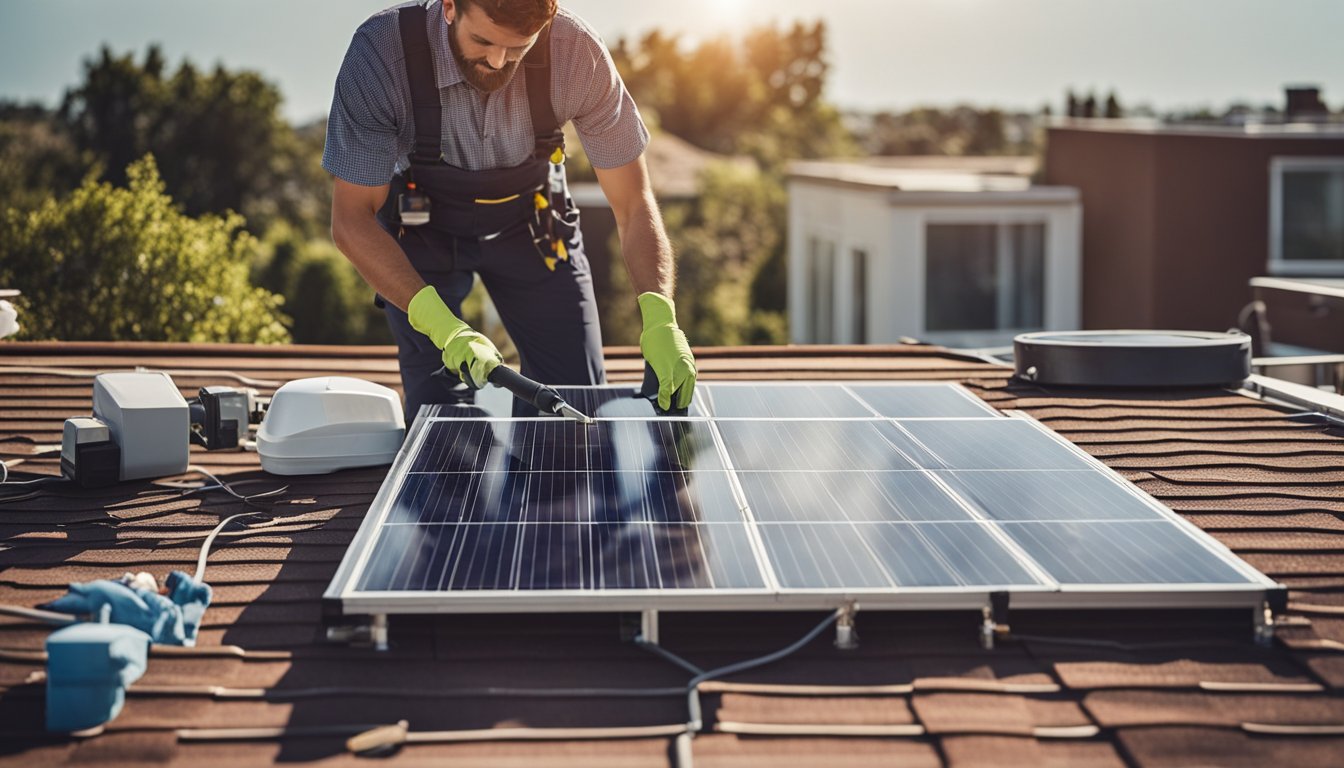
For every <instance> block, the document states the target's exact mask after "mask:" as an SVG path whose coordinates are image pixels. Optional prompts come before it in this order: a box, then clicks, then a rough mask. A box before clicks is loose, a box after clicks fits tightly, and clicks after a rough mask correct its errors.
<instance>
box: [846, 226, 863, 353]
mask: <svg viewBox="0 0 1344 768" xmlns="http://www.w3.org/2000/svg"><path fill="white" fill-rule="evenodd" d="M850 255H851V256H852V257H853V259H854V264H853V266H854V269H853V270H852V271H851V272H850V275H851V277H852V283H851V286H850V291H849V298H850V300H851V301H852V302H853V304H852V305H851V309H850V316H849V318H850V326H849V327H850V341H851V342H852V343H854V344H867V343H868V288H867V285H868V252H867V251H865V250H863V249H862V248H855V249H854V250H853V251H851V252H850Z"/></svg>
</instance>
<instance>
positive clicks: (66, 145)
mask: <svg viewBox="0 0 1344 768" xmlns="http://www.w3.org/2000/svg"><path fill="white" fill-rule="evenodd" d="M92 162H93V161H92V158H91V157H89V156H87V155H81V154H80V153H79V152H78V151H77V150H76V149H75V146H74V143H73V142H72V141H71V140H70V136H69V134H68V133H67V132H66V131H65V130H63V128H62V127H61V125H60V124H59V123H57V122H56V121H55V120H53V119H52V116H51V114H50V113H49V112H47V111H46V110H45V109H42V108H41V107H20V106H16V105H11V104H0V210H3V209H4V208H5V207H7V206H11V205H12V206H15V207H18V208H25V209H27V208H36V207H37V206H38V205H40V204H41V203H42V201H43V200H44V199H46V198H47V197H48V196H50V195H52V194H58V195H59V194H67V193H69V192H70V191H72V190H73V189H74V188H75V187H76V186H78V185H79V183H80V182H81V181H82V180H83V179H84V177H85V176H86V175H88V174H89V173H90V170H89V166H90V165H91V164H92ZM95 172H96V169H95Z"/></svg>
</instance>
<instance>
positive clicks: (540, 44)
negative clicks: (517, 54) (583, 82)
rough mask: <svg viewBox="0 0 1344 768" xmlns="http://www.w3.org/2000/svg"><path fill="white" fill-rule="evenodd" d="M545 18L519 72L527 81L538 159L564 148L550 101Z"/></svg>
mask: <svg viewBox="0 0 1344 768" xmlns="http://www.w3.org/2000/svg"><path fill="white" fill-rule="evenodd" d="M553 24H554V23H553V22H548V23H547V24H546V26H544V27H542V28H541V33H540V34H538V35H537V42H536V43H535V44H534V45H533V46H532V49H531V50H530V51H528V52H527V56H525V57H523V75H524V77H525V78H526V83H527V107H528V111H529V112H531V114H532V132H533V133H534V134H535V135H536V147H535V149H534V150H533V152H532V156H533V157H534V158H536V159H538V160H540V159H542V158H549V157H551V155H552V154H554V153H555V150H557V149H559V150H561V151H562V152H563V151H564V148H565V133H564V131H562V130H561V129H560V120H559V119H558V118H556V116H555V107H554V106H552V104H551V27H552V26H553Z"/></svg>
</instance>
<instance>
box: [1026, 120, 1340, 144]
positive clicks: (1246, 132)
mask: <svg viewBox="0 0 1344 768" xmlns="http://www.w3.org/2000/svg"><path fill="white" fill-rule="evenodd" d="M1048 126H1049V127H1050V128H1065V129H1070V130H1083V131H1099V132H1103V133H1149V134H1159V135H1176V136H1224V137H1231V138H1236V137H1248V138H1255V137H1273V138H1299V137H1300V138H1309V139H1335V138H1344V122H1341V121H1340V120H1338V119H1330V120H1310V121H1301V122H1282V121H1274V120H1266V119H1261V118H1259V117H1257V116H1247V118H1246V119H1245V120H1244V121H1242V122H1238V123H1215V122H1182V123H1172V122H1167V121H1164V120H1161V119H1158V118H1154V117H1122V118H1106V117H1054V118H1051V119H1050V120H1049V123H1048Z"/></svg>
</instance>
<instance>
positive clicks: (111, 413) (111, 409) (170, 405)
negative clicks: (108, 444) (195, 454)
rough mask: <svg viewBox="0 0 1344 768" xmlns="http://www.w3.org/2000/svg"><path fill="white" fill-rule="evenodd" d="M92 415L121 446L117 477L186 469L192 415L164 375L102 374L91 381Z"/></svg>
mask: <svg viewBox="0 0 1344 768" xmlns="http://www.w3.org/2000/svg"><path fill="white" fill-rule="evenodd" d="M93 415H94V416H96V417H98V418H99V419H102V420H103V422H104V423H106V424H107V428H108V430H109V431H110V432H111V433H112V439H113V440H115V441H116V442H117V445H119V446H121V479H122V480H134V479H137V478H146V477H164V476H166V475H180V474H182V473H183V472H186V471H187V450H188V443H189V440H190V432H191V415H190V411H189V409H188V408H187V401H186V400H185V399H183V398H182V393H181V392H179V391H178V390H177V385H176V384H174V383H173V380H172V379H171V378H169V376H168V374H166V373H101V374H99V375H98V376H96V377H95V378H94V380H93Z"/></svg>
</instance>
